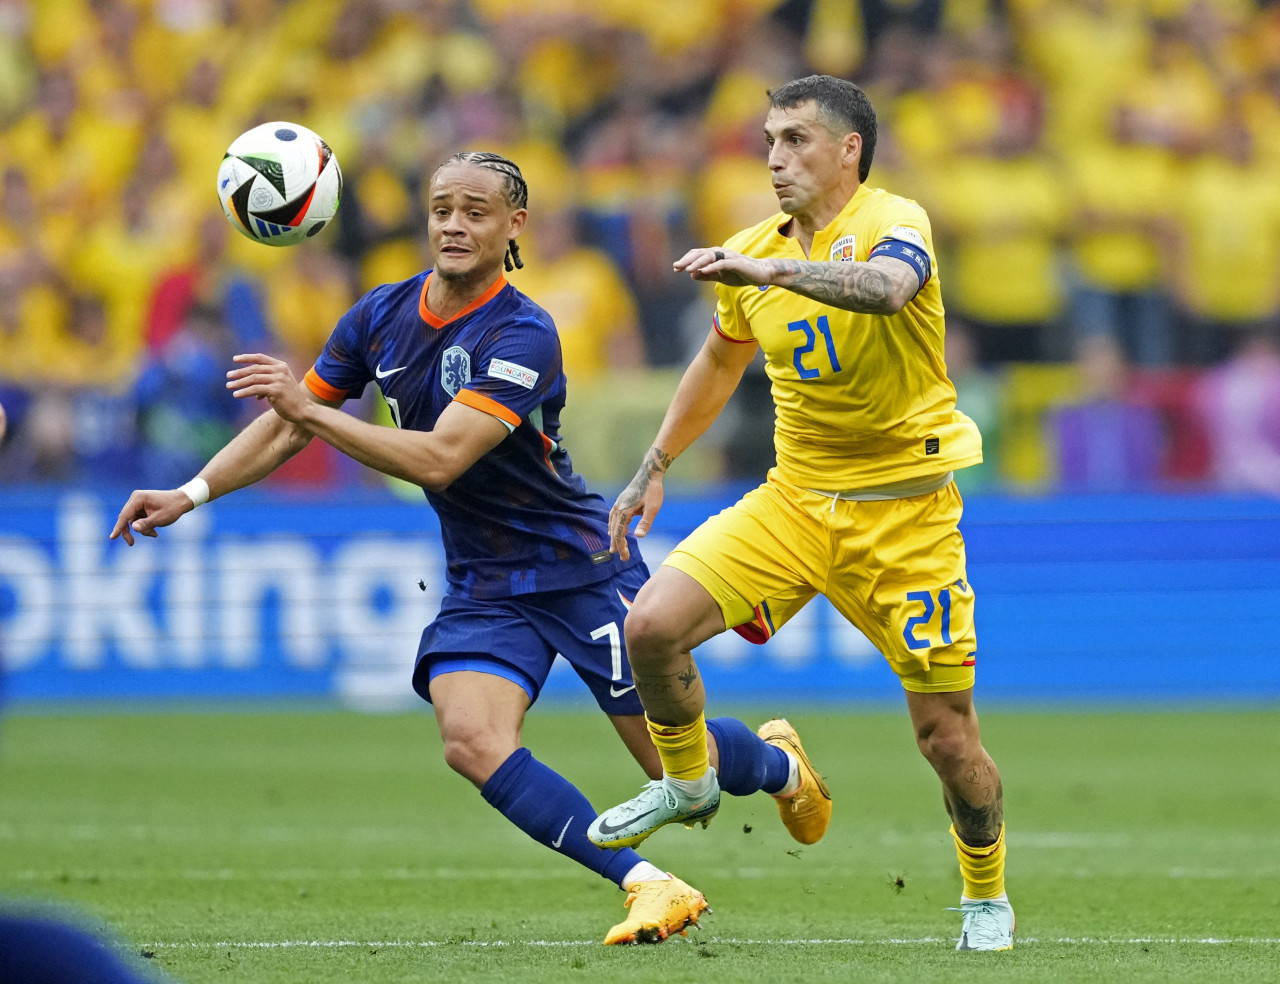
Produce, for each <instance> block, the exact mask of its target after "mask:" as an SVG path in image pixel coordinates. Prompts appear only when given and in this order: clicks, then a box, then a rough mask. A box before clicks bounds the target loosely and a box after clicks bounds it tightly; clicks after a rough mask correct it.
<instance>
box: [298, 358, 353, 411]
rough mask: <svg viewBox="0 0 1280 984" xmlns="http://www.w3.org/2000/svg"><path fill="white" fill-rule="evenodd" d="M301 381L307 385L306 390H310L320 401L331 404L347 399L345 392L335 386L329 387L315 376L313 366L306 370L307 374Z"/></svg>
mask: <svg viewBox="0 0 1280 984" xmlns="http://www.w3.org/2000/svg"><path fill="white" fill-rule="evenodd" d="M302 381H303V382H304V383H306V384H307V389H309V390H311V392H312V393H314V394H315V395H316V396H318V397H320V399H322V400H328V401H329V402H331V403H334V402H337V401H338V400H345V399H346V398H347V391H346V390H340V389H338V388H337V387H336V386H330V385H329V384H328V383H326V382H325V381H324V380H323V379H321V378H320V377H319V376H318V375H316V369H315V366H312V367H311V368H310V369H308V370H307V374H306V375H305V376H303V377H302Z"/></svg>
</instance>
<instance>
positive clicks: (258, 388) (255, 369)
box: [227, 352, 312, 423]
mask: <svg viewBox="0 0 1280 984" xmlns="http://www.w3.org/2000/svg"><path fill="white" fill-rule="evenodd" d="M231 361H232V362H239V363H241V367H240V368H239V369H232V370H231V371H230V372H228V373H227V389H229V390H231V394H232V395H233V396H235V397H236V398H237V399H244V398H245V397H249V396H256V397H257V398H258V399H260V400H266V401H267V402H268V403H270V404H271V408H272V409H273V410H275V412H276V413H277V414H279V415H280V416H281V417H283V418H284V419H285V420H288V421H291V422H293V423H298V422H300V420H301V418H302V415H303V414H304V413H306V411H307V409H308V408H309V407H310V406H311V405H312V401H311V400H309V399H307V396H306V394H305V393H304V392H303V391H302V387H301V386H300V385H299V384H298V380H297V378H296V377H295V376H294V375H293V370H292V369H290V368H289V365H288V363H286V362H283V361H281V360H280V359H273V358H272V357H271V356H269V355H263V354H261V353H260V352H255V353H252V354H249V355H237V356H233V357H232V360H231Z"/></svg>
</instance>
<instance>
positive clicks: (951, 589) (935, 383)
mask: <svg viewBox="0 0 1280 984" xmlns="http://www.w3.org/2000/svg"><path fill="white" fill-rule="evenodd" d="M790 221H791V218H790V216H788V215H785V214H783V213H778V214H777V215H775V216H773V217H772V218H770V219H769V220H767V221H765V222H762V223H760V224H759V225H757V226H755V227H753V228H751V229H747V230H745V231H743V232H741V233H739V234H738V235H736V236H734V237H733V238H731V239H730V240H729V241H728V242H727V243H726V244H725V248H726V249H727V250H734V251H735V252H739V253H743V254H745V255H747V256H752V257H759V258H780V259H788V258H789V259H797V260H804V259H809V260H816V261H823V260H829V261H866V260H868V259H869V258H870V257H871V256H873V255H874V256H878V255H889V256H893V257H894V258H896V259H900V260H903V261H905V262H907V263H909V264H910V265H911V266H912V267H913V268H914V269H915V270H916V272H917V275H918V276H919V278H920V284H921V286H920V289H919V291H918V292H917V293H916V295H915V297H914V298H913V299H912V300H911V301H910V302H909V303H908V304H907V305H906V306H905V307H904V308H902V310H901V311H899V312H898V313H897V314H893V315H883V314H861V313H856V312H853V311H847V310H843V309H840V308H835V307H832V306H831V305H829V304H824V303H823V302H821V301H818V300H812V299H810V298H807V297H805V296H803V295H801V294H799V293H796V292H795V291H791V290H785V289H782V288H779V287H755V286H747V287H731V286H726V285H725V284H717V285H716V292H717V297H718V304H717V310H716V316H715V328H716V330H717V331H718V332H719V333H720V334H721V335H722V336H723V337H724V338H726V339H729V340H730V341H735V342H743V343H748V342H753V341H754V342H758V343H759V345H760V347H761V348H762V349H763V351H764V353H765V356H766V359H767V362H766V371H767V373H768V376H769V379H770V381H771V383H772V391H773V399H774V403H775V405H776V408H777V422H776V427H775V433H774V445H775V450H776V453H777V465H776V467H775V468H773V469H772V470H771V471H770V472H769V475H768V479H767V481H766V482H765V484H764V485H762V486H760V487H759V488H757V489H755V490H753V491H752V492H751V493H749V494H748V495H747V496H745V497H744V498H743V499H742V500H741V501H740V502H738V503H737V504H735V505H734V506H732V507H730V508H729V509H726V510H724V511H723V512H721V513H720V514H719V515H718V516H713V517H712V518H711V519H709V520H708V521H707V522H706V523H704V524H703V525H702V526H701V527H699V528H698V530H697V531H695V532H694V533H693V534H692V535H691V536H689V537H688V538H687V539H685V540H684V541H683V542H682V543H681V544H680V545H679V546H678V547H677V548H676V550H675V551H674V552H673V553H672V554H671V556H670V557H669V558H668V559H667V561H666V563H667V564H669V565H670V566H673V567H675V568H677V569H679V570H681V571H684V572H685V573H686V574H688V575H690V576H691V577H693V578H694V579H695V580H697V581H698V582H699V583H700V584H702V585H703V587H705V588H706V589H707V590H708V591H709V592H710V593H711V595H712V597H713V598H715V600H716V602H717V604H718V605H719V606H720V609H721V611H722V612H723V613H724V617H725V624H726V625H727V626H733V627H737V628H738V630H739V632H740V633H741V634H742V635H744V636H746V637H747V638H749V639H751V640H752V641H756V642H763V641H765V640H766V639H767V638H768V637H769V636H770V635H772V634H773V632H775V631H776V630H777V629H779V628H780V627H781V626H782V624H783V623H784V622H786V621H787V619H789V618H790V617H791V616H792V615H794V614H795V613H796V612H797V611H799V609H800V608H801V607H803V606H804V604H805V603H807V602H808V601H809V599H810V598H812V597H813V595H814V594H816V593H818V592H821V593H822V594H824V595H826V596H827V597H828V598H829V599H830V600H831V602H832V604H833V605H834V606H835V607H836V609H837V610H838V611H839V612H840V613H841V614H842V615H843V616H844V617H845V618H847V619H848V620H849V621H850V622H852V623H853V624H854V625H856V626H857V627H858V628H859V629H860V630H861V631H862V632H863V633H864V634H865V635H866V636H867V637H868V638H869V639H870V640H871V641H872V642H873V643H874V644H875V645H876V646H877V648H878V649H879V650H880V651H881V652H882V653H883V654H884V655H885V657H886V659H888V661H889V663H890V665H891V666H892V667H893V669H894V670H895V672H897V673H898V675H899V677H900V678H901V680H902V684H903V686H904V687H906V688H907V689H908V690H913V691H918V692H934V691H954V690H963V689H966V688H967V687H970V686H972V685H973V679H974V671H973V664H974V652H975V650H976V649H977V645H976V638H975V634H974V627H973V602H974V597H973V591H972V589H971V588H970V587H969V585H968V582H967V579H966V576H965V553H964V543H963V540H962V538H961V536H960V532H959V528H958V524H959V519H960V513H961V501H960V495H959V493H958V492H957V491H956V488H955V485H954V484H953V482H952V473H953V471H954V470H955V469H957V468H964V467H966V466H968V465H973V464H977V463H978V462H979V461H981V460H982V441H981V437H980V436H979V434H978V429H977V427H976V426H975V425H974V423H973V421H971V420H970V419H969V418H968V417H966V416H965V415H964V414H962V413H960V412H959V411H958V410H957V409H956V406H955V388H954V387H953V386H952V384H951V382H950V380H949V379H948V378H947V374H946V366H945V364H944V361H943V308H942V297H941V290H940V286H939V283H938V276H937V270H936V268H935V263H934V250H933V241H932V234H931V231H930V228H929V220H928V216H927V215H926V214H925V212H924V210H923V209H922V208H921V207H920V206H919V205H917V204H916V203H915V202H912V201H909V200H908V199H905V198H900V197H898V196H897V195H893V194H890V193H888V192H886V191H883V190H881V189H877V188H871V187H868V186H866V185H862V186H860V187H859V188H858V190H857V192H856V193H855V194H854V195H853V197H852V198H851V199H850V200H849V203H848V204H847V205H846V206H845V208H844V209H843V211H841V213H840V214H839V215H838V216H837V217H836V218H835V219H834V220H833V221H832V222H830V223H828V225H827V226H826V227H825V228H824V229H822V230H821V231H819V232H817V233H816V234H815V236H814V239H813V244H812V248H811V250H810V254H809V256H808V257H806V256H805V255H804V253H803V250H802V247H801V245H800V244H799V242H798V241H797V240H796V239H795V238H794V237H790V236H787V235H784V233H783V232H782V231H780V230H781V229H785V228H787V224H788V223H789V222H790Z"/></svg>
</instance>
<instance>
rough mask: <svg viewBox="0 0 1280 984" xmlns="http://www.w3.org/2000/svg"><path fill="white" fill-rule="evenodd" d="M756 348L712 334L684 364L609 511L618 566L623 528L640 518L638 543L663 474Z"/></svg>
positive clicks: (658, 498) (714, 413) (723, 399)
mask: <svg viewBox="0 0 1280 984" xmlns="http://www.w3.org/2000/svg"><path fill="white" fill-rule="evenodd" d="M758 347H759V346H757V345H755V344H744V343H741V342H731V341H729V340H728V339H726V338H724V337H723V336H722V335H721V334H720V333H719V332H717V331H716V330H715V329H714V328H713V329H712V330H711V331H710V333H709V334H708V335H707V340H706V341H705V342H703V344H702V349H701V350H700V351H699V352H698V354H697V355H696V356H694V358H693V361H692V362H691V363H689V368H688V369H686V370H685V372H684V376H683V377H681V379H680V385H679V386H678V387H676V393H675V396H673V397H672V398H671V405H670V406H669V407H668V408H667V414H666V416H665V417H664V418H663V420H662V426H661V427H660V428H658V436H657V437H656V438H655V439H654V442H653V447H651V448H650V449H649V451H648V452H647V453H646V454H645V456H644V461H643V462H642V463H641V465H640V470H639V471H637V472H636V475H635V478H633V479H632V480H631V482H630V484H629V485H628V486H627V487H626V488H625V489H623V490H622V493H621V494H620V495H619V496H618V498H617V501H616V502H614V504H613V508H612V509H611V510H610V511H609V549H610V550H612V551H613V552H614V553H617V554H619V555H620V556H621V557H622V559H623V560H627V559H628V558H630V556H631V551H630V549H628V547H627V528H628V527H629V526H630V525H631V521H632V520H633V519H634V518H635V517H636V516H639V517H640V522H639V524H637V526H636V536H640V537H643V536H644V535H645V534H647V533H648V532H649V527H651V526H652V525H653V521H654V519H655V517H656V516H657V515H658V510H659V509H660V508H662V479H663V476H664V475H665V474H666V472H667V469H668V468H669V467H670V466H671V463H672V462H673V461H675V459H676V458H677V457H678V456H679V455H680V454H681V453H682V452H683V451H684V450H685V449H686V448H688V447H689V445H691V444H692V443H693V442H694V441H696V440H697V439H698V438H699V437H701V436H702V433H703V432H704V431H705V430H706V429H707V428H708V427H710V426H711V423H712V421H714V420H715V419H716V417H718V416H719V415H720V411H721V410H723V409H724V405H725V404H726V403H728V402H729V397H730V396H732V395H733V391H734V390H735V389H737V388H738V383H739V382H740V381H741V379H742V374H743V373H744V372H745V371H746V368H747V366H749V365H750V364H751V360H752V359H753V358H755V354H756V349H757V348H758Z"/></svg>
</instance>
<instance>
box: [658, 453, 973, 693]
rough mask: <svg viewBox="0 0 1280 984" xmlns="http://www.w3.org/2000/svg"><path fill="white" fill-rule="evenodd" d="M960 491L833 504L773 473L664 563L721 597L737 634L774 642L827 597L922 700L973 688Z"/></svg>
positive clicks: (970, 616)
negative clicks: (809, 606) (814, 602)
mask: <svg viewBox="0 0 1280 984" xmlns="http://www.w3.org/2000/svg"><path fill="white" fill-rule="evenodd" d="M961 509H962V503H961V500H960V493H959V491H958V490H957V489H956V487H955V484H954V483H952V484H950V485H948V486H946V487H945V488H942V489H939V490H938V491H937V492H930V493H928V494H927V495H918V496H912V497H910V498H907V499H886V500H881V501H874V502H859V501H853V500H849V499H832V498H831V497H829V496H824V495H819V494H818V493H816V492H809V491H806V490H805V489H801V488H797V487H796V486H794V485H789V484H787V483H786V482H783V481H780V480H779V479H778V478H777V476H776V475H775V474H774V473H773V472H770V473H769V478H768V480H767V481H766V482H765V483H764V484H763V485H761V486H760V487H759V488H757V489H753V490H752V491H751V492H748V493H747V494H746V495H745V496H744V497H743V498H742V499H741V500H740V501H739V502H737V503H735V504H734V505H732V506H730V507H729V508H728V509H725V510H724V511H722V512H720V513H718V514H717V515H715V516H712V517H711V518H710V519H708V520H707V521H706V522H705V523H703V524H702V525H701V526H699V527H698V528H697V529H696V530H694V531H693V533H691V534H690V535H689V536H688V537H686V538H685V539H684V540H683V541H682V542H681V543H680V544H679V546H677V547H676V548H675V550H673V551H672V552H671V555H670V556H669V557H668V558H667V559H666V561H665V564H666V565H667V566H670V567H674V568H676V569H677V570H680V571H683V572H684V573H686V574H688V575H689V576H690V577H692V578H693V579H694V580H695V581H697V582H698V583H699V584H701V585H702V586H703V587H704V588H706V589H707V591H708V592H710V594H711V596H712V597H713V598H714V599H715V600H716V603H717V604H718V605H719V606H720V611H721V612H723V613H724V622H725V627H726V628H735V627H740V628H739V631H740V632H741V633H742V634H743V635H745V636H746V637H747V638H749V639H752V641H755V642H763V641H765V640H766V639H768V637H769V636H771V635H772V634H773V633H774V632H776V631H777V630H778V629H780V628H782V626H783V625H784V624H785V623H786V621H787V620H788V619H790V618H791V617H792V616H793V615H794V614H795V613H796V612H798V611H799V610H800V609H801V608H803V607H804V606H805V605H806V604H807V603H808V602H809V599H811V598H812V597H813V596H814V595H815V594H817V593H819V592H821V593H822V594H824V595H826V596H827V598H828V599H830V601H831V604H832V605H833V606H835V609H836V610H837V611H838V612H840V614H841V615H843V616H844V617H845V618H847V619H848V620H849V621H850V622H852V623H853V624H854V625H855V626H857V627H858V629H860V630H861V631H862V633H863V634H864V635H865V636H866V637H867V638H868V639H870V640H871V642H872V643H873V644H874V645H875V647H876V648H877V649H879V650H880V652H881V653H882V654H883V655H884V657H885V658H886V659H887V660H888V661H889V665H890V666H892V667H893V670H894V672H895V673H897V674H898V677H899V679H900V680H901V681H902V686H903V687H904V688H905V689H907V690H911V691H914V692H917V693H941V692H950V691H956V690H965V689H967V688H969V687H972V686H973V681H974V668H973V667H974V654H975V652H976V650H977V648H978V646H977V635H976V633H975V632H974V626H973V600H974V599H973V589H972V588H971V587H969V583H968V581H967V580H966V579H965V554H964V540H963V538H962V537H961V536H960V529H959V523H960V513H961Z"/></svg>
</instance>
